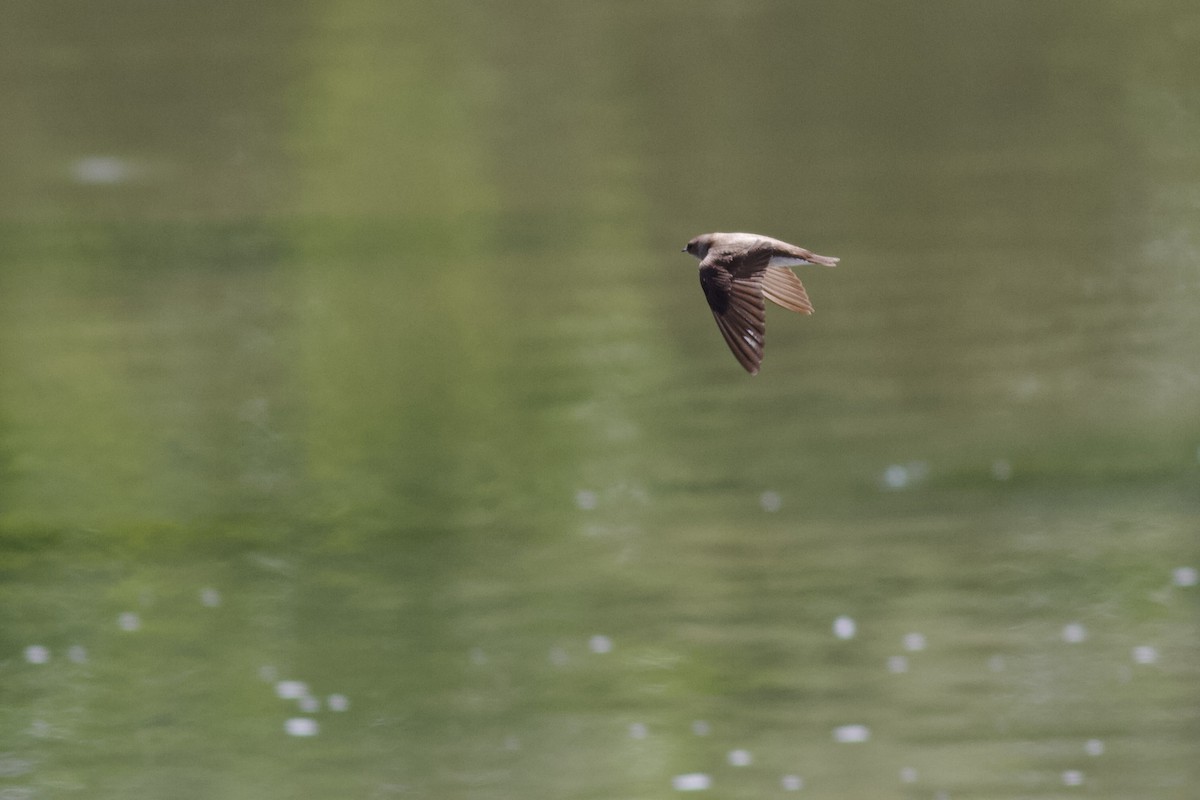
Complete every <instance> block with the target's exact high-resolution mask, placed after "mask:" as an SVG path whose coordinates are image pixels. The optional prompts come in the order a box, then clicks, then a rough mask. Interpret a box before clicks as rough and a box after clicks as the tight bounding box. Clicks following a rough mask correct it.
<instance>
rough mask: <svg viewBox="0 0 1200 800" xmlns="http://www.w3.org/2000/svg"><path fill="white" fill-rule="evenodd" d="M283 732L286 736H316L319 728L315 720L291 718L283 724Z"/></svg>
mask: <svg viewBox="0 0 1200 800" xmlns="http://www.w3.org/2000/svg"><path fill="white" fill-rule="evenodd" d="M283 730H284V731H285V732H286V733H287V735H288V736H316V735H317V733H318V732H319V731H320V726H319V725H317V721H316V720H315V719H309V718H308V717H292V718H291V719H289V720H287V721H286V722H284V723H283Z"/></svg>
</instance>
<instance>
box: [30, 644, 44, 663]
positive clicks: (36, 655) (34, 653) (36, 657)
mask: <svg viewBox="0 0 1200 800" xmlns="http://www.w3.org/2000/svg"><path fill="white" fill-rule="evenodd" d="M25 660H26V661H28V662H29V663H30V664H45V663H46V662H47V661H49V660H50V649H49V648H48V647H44V646H43V645H40V644H31V645H29V646H28V647H26V648H25Z"/></svg>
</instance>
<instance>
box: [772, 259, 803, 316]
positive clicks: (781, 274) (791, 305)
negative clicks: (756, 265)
mask: <svg viewBox="0 0 1200 800" xmlns="http://www.w3.org/2000/svg"><path fill="white" fill-rule="evenodd" d="M762 289H763V294H764V295H766V298H767V299H768V300H770V301H771V302H772V303H774V304H775V305H778V306H783V307H784V308H786V309H787V310H788V311H796V312H798V313H800V314H811V313H812V312H813V306H812V301H810V300H809V299H808V292H807V291H805V289H804V284H803V283H801V282H800V279H799V278H797V277H796V273H794V272H792V271H791V270H790V269H788V268H787V267H768V268H767V269H766V271H764V272H763V279H762Z"/></svg>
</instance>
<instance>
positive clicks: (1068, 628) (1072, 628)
mask: <svg viewBox="0 0 1200 800" xmlns="http://www.w3.org/2000/svg"><path fill="white" fill-rule="evenodd" d="M1062 639H1063V641H1064V642H1067V643H1068V644H1079V643H1080V642H1082V641H1084V640H1085V639H1087V628H1085V627H1083V625H1082V624H1081V623H1078V622H1069V623H1067V624H1066V625H1064V626H1063V629H1062Z"/></svg>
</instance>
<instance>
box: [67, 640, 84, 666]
mask: <svg viewBox="0 0 1200 800" xmlns="http://www.w3.org/2000/svg"><path fill="white" fill-rule="evenodd" d="M67 658H68V659H70V660H71V663H72V664H86V663H87V660H88V652H87V648H86V647H84V646H83V645H81V644H73V645H71V646H70V647H69V648H67Z"/></svg>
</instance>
